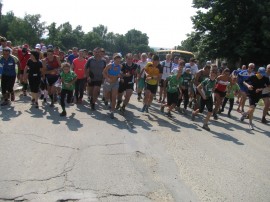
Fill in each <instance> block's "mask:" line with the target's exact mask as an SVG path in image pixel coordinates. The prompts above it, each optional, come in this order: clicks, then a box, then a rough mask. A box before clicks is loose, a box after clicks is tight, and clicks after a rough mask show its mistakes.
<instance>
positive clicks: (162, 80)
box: [159, 79, 167, 87]
mask: <svg viewBox="0 0 270 202" xmlns="http://www.w3.org/2000/svg"><path fill="white" fill-rule="evenodd" d="M164 85H165V86H164ZM159 86H160V87H167V83H166V80H164V79H161V80H160V81H159Z"/></svg>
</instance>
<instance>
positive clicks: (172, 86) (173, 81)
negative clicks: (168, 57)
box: [166, 75, 182, 93]
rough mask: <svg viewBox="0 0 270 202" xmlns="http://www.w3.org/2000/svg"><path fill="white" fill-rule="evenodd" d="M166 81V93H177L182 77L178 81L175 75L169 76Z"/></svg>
mask: <svg viewBox="0 0 270 202" xmlns="http://www.w3.org/2000/svg"><path fill="white" fill-rule="evenodd" d="M166 80H167V81H168V86H167V92H168V93H176V92H178V88H179V86H180V84H181V82H182V77H181V76H180V77H179V79H177V75H170V76H169V77H168V78H167V79H166Z"/></svg>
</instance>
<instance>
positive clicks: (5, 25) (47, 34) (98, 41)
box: [0, 12, 153, 53]
mask: <svg viewBox="0 0 270 202" xmlns="http://www.w3.org/2000/svg"><path fill="white" fill-rule="evenodd" d="M40 18H41V16H40V15H39V14H36V15H29V14H26V15H25V16H24V18H19V17H16V16H15V15H14V13H13V12H8V13H7V14H6V15H2V16H1V18H0V35H1V36H4V37H6V38H7V39H8V40H10V41H12V44H13V45H22V44H25V43H28V44H29V45H30V46H31V47H34V46H35V44H37V43H40V42H43V43H44V44H46V45H48V44H52V45H54V46H59V47H60V48H61V49H63V50H68V49H70V48H72V47H79V48H85V49H87V50H93V49H94V48H95V47H97V46H99V47H103V48H105V49H106V51H107V52H110V53H114V52H122V53H127V52H133V53H137V52H149V51H153V50H152V49H151V48H150V47H149V46H148V43H149V41H148V39H149V37H148V36H147V34H145V33H142V32H141V31H138V30H136V29H132V30H129V31H128V32H127V33H126V34H124V35H122V34H117V33H116V34H115V33H113V32H107V30H108V29H107V27H106V26H104V25H99V26H97V27H94V28H93V29H92V31H90V32H87V33H85V32H84V31H83V30H82V26H80V25H78V26H77V27H75V29H74V28H73V27H72V25H71V24H70V23H69V22H65V23H63V24H61V25H59V26H57V25H56V23H55V22H53V23H51V24H50V25H46V23H45V22H41V21H40Z"/></svg>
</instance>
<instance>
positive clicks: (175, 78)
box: [160, 71, 183, 118]
mask: <svg viewBox="0 0 270 202" xmlns="http://www.w3.org/2000/svg"><path fill="white" fill-rule="evenodd" d="M181 74H182V71H178V72H177V74H173V75H171V76H169V77H167V79H166V82H167V84H168V85H167V104H161V108H160V110H161V112H164V107H165V106H167V107H168V112H167V114H166V115H167V116H168V117H170V118H171V117H172V114H171V111H172V110H173V109H174V107H175V106H176V104H177V102H178V97H179V86H180V84H181V83H182V81H183V77H182V76H181Z"/></svg>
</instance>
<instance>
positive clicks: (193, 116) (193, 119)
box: [191, 112, 195, 121]
mask: <svg viewBox="0 0 270 202" xmlns="http://www.w3.org/2000/svg"><path fill="white" fill-rule="evenodd" d="M191 120H192V121H195V114H194V113H193V112H192V115H191Z"/></svg>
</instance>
